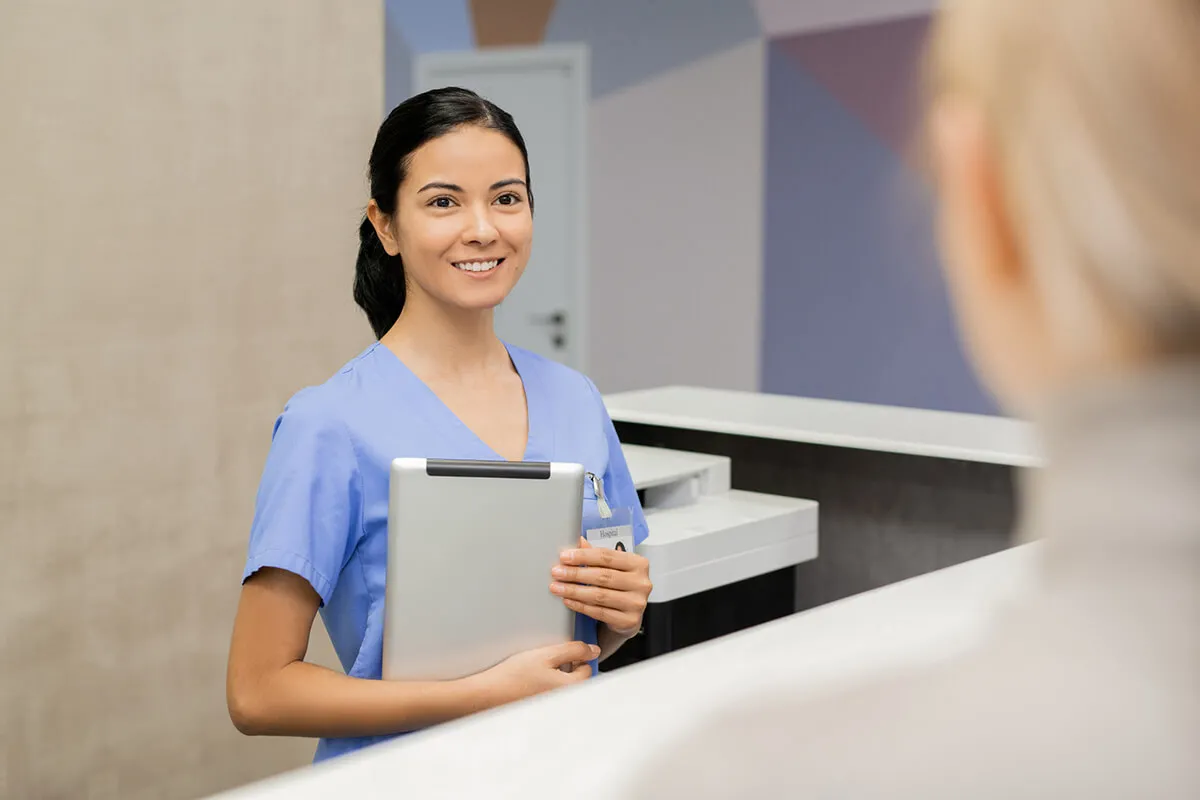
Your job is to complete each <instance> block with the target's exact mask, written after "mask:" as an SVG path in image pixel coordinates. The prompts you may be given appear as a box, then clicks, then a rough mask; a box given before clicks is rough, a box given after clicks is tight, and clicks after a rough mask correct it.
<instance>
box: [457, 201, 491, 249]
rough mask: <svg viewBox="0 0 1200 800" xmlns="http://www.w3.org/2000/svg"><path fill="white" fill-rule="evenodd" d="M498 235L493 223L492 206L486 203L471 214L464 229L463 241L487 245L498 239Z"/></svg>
mask: <svg viewBox="0 0 1200 800" xmlns="http://www.w3.org/2000/svg"><path fill="white" fill-rule="evenodd" d="M498 237H499V233H498V232H497V231H496V226H495V225H494V224H493V223H492V214H491V208H490V207H489V206H486V205H485V206H484V207H482V208H476V209H475V210H474V211H473V212H472V214H471V216H470V222H469V223H468V224H467V226H466V227H465V228H464V229H463V243H464V244H471V245H485V246H486V245H489V244H491V243H492V242H494V241H496V239H497V238H498Z"/></svg>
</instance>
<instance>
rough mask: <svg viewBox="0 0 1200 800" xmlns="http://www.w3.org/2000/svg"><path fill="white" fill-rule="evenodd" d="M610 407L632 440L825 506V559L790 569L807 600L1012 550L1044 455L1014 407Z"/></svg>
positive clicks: (707, 397) (617, 398)
mask: <svg viewBox="0 0 1200 800" xmlns="http://www.w3.org/2000/svg"><path fill="white" fill-rule="evenodd" d="M605 403H606V405H607V407H608V410H609V414H610V415H611V416H612V418H613V421H614V423H615V424H616V427H617V431H618V433H619V435H620V437H621V441H622V442H624V443H626V444H627V445H631V446H643V447H659V448H668V449H671V450H680V451H687V452H694V453H704V454H708V455H713V456H721V457H725V458H728V459H729V461H730V470H731V481H730V485H731V486H732V488H734V489H736V490H742V491H749V492H758V493H763V494H767V495H772V496H779V497H793V498H803V499H806V500H811V501H813V502H815V503H817V505H818V506H819V517H820V554H819V557H818V558H816V559H815V560H810V561H807V562H805V563H803V564H801V565H800V566H799V567H797V568H796V569H795V570H793V571H789V572H787V573H786V577H787V579H788V580H790V581H791V584H790V590H791V591H793V592H794V594H795V603H794V606H795V609H796V610H803V609H809V608H815V607H817V606H820V605H822V604H825V603H829V602H833V601H835V600H839V599H842V598H845V597H850V596H852V595H854V594H857V593H859V592H864V591H869V590H871V589H876V588H879V587H881V586H886V585H888V584H890V583H894V582H896V581H899V580H904V579H906V578H911V577H914V576H917V575H922V574H925V573H928V572H932V571H934V570H937V569H941V568H943V567H947V566H952V565H954V564H959V563H962V562H964V561H969V560H971V559H973V558H978V557H980V556H984V555H989V554H992V553H996V552H999V551H1001V550H1004V549H1005V548H1007V547H1009V546H1011V545H1012V544H1013V540H1012V534H1011V531H1012V529H1013V526H1014V522H1015V498H1014V480H1015V477H1016V474H1017V472H1018V471H1019V470H1022V469H1027V468H1034V467H1037V466H1039V465H1040V464H1041V463H1042V456H1041V453H1040V450H1039V447H1038V443H1037V442H1036V440H1035V437H1034V434H1033V431H1032V428H1031V426H1029V425H1028V424H1026V423H1024V422H1021V421H1017V420H1012V419H1007V418H1003V417H990V416H981V415H972V414H956V413H948V412H941V411H928V410H921V409H912V408H898V407H892V406H877V405H867V404H861V403H847V402H838V401H830V400H816V399H811V398H801V397H785V396H776V395H765V394H758V393H753V392H734V391H722V390H713V389H699V388H692V387H666V388H661V389H650V390H645V391H637V392H628V393H623V394H613V395H608V396H606V397H605ZM781 580H782V579H781ZM780 585H782V584H780ZM778 589H779V587H775V591H778ZM736 591H737V590H736V587H731V588H730V589H729V590H728V592H730V593H736ZM751 594H754V593H751ZM725 599H726V598H720V599H719V602H715V603H713V604H712V605H711V606H709V607H705V606H703V604H696V607H694V608H691V609H689V615H691V616H694V617H697V618H701V617H704V616H705V615H707V614H710V613H719V612H720V609H721V608H723V607H725V605H726V603H725ZM739 599H744V598H739Z"/></svg>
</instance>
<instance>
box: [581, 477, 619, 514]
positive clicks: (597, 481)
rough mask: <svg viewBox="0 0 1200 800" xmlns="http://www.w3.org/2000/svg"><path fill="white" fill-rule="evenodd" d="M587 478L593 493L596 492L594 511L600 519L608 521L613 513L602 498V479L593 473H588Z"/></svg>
mask: <svg viewBox="0 0 1200 800" xmlns="http://www.w3.org/2000/svg"><path fill="white" fill-rule="evenodd" d="M587 476H588V479H589V480H591V482H592V489H593V491H595V492H596V511H598V512H599V513H600V518H601V519H608V518H609V517H611V516H612V515H613V513H612V508H610V507H609V505H608V499H607V498H605V496H604V479H603V478H601V477H599V476H598V475H596V473H594V472H589V473H588V474H587Z"/></svg>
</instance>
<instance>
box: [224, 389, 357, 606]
mask: <svg viewBox="0 0 1200 800" xmlns="http://www.w3.org/2000/svg"><path fill="white" fill-rule="evenodd" d="M361 506H362V479H361V476H360V474H359V470H358V461H357V458H356V457H355V453H354V447H353V444H352V443H351V441H350V437H349V433H348V431H347V430H346V427H345V425H344V424H343V423H342V421H341V420H340V419H338V418H337V417H336V416H334V415H333V414H331V413H330V412H328V411H327V410H325V409H322V408H321V407H320V405H318V404H316V403H314V402H313V401H312V400H311V399H308V398H305V397H304V396H303V393H301V394H298V395H297V396H296V397H294V398H292V400H291V402H289V403H288V405H287V407H286V408H285V409H284V412H283V413H282V414H281V415H280V416H279V418H278V420H276V423H275V430H274V433H273V435H272V438H271V450H270V452H269V453H268V455H267V462H266V466H265V467H264V468H263V475H262V481H261V483H260V484H259V487H258V495H257V499H256V502H255V510H254V522H253V523H252V525H251V529H250V547H249V553H248V556H247V560H246V567H245V570H244V572H243V574H242V581H243V582H244V581H245V580H246V579H247V578H249V577H250V576H251V575H253V574H254V573H255V572H257V571H258V570H260V569H262V568H264V567H275V568H278V569H284V570H287V571H288V572H292V573H295V574H296V575H299V576H300V577H302V578H304V579H305V580H307V581H308V582H309V583H310V584H312V587H313V589H315V590H316V592H317V594H318V595H320V597H321V603H322V605H324V604H325V603H328V602H329V598H330V597H331V596H332V594H333V591H334V588H335V587H336V584H337V579H338V574H339V573H340V572H341V570H342V566H343V565H344V564H345V562H346V559H347V558H348V557H349V554H350V553H351V552H353V549H354V544H355V543H356V541H357V534H358V531H359V530H360V529H361V526H360V524H359V522H360V520H361Z"/></svg>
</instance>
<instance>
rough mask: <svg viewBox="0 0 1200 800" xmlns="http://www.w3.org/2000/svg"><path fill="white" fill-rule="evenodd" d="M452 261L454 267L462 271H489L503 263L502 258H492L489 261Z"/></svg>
mask: <svg viewBox="0 0 1200 800" xmlns="http://www.w3.org/2000/svg"><path fill="white" fill-rule="evenodd" d="M452 263H453V264H454V268H455V269H460V270H462V271H463V272H491V271H492V270H494V269H495V268H496V267H498V266H500V265H501V264H503V263H504V259H503V258H493V259H492V260H490V261H455V262H452Z"/></svg>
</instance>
